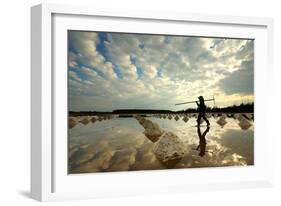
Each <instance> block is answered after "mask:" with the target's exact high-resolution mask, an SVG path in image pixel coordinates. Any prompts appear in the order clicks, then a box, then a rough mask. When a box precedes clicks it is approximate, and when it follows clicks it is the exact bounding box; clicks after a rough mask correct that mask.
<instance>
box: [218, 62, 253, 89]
mask: <svg viewBox="0 0 281 206" xmlns="http://www.w3.org/2000/svg"><path fill="white" fill-rule="evenodd" d="M253 67H254V65H253V60H250V61H243V62H242V63H241V65H240V69H238V70H236V71H234V72H232V73H230V74H228V75H227V76H226V77H225V78H224V79H222V80H221V81H220V82H219V86H220V87H221V89H222V90H223V91H224V92H225V93H226V94H239V93H240V94H253V92H254V73H253Z"/></svg>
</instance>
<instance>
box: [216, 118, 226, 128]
mask: <svg viewBox="0 0 281 206" xmlns="http://www.w3.org/2000/svg"><path fill="white" fill-rule="evenodd" d="M225 118H226V117H225V116H224V115H222V116H221V117H220V118H219V120H218V121H217V123H218V124H219V125H220V126H222V127H223V126H224V125H225V124H226V123H227V121H226V120H225Z"/></svg>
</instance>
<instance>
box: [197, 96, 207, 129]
mask: <svg viewBox="0 0 281 206" xmlns="http://www.w3.org/2000/svg"><path fill="white" fill-rule="evenodd" d="M198 99H199V103H198V101H196V104H197V106H198V112H199V114H198V118H197V124H198V125H199V126H200V121H201V118H203V119H204V120H205V121H206V123H207V125H208V126H209V125H210V122H209V120H208V119H207V118H206V105H205V102H204V98H203V97H202V96H200V97H198Z"/></svg>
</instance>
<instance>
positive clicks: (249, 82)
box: [68, 31, 254, 111]
mask: <svg viewBox="0 0 281 206" xmlns="http://www.w3.org/2000/svg"><path fill="white" fill-rule="evenodd" d="M253 47H254V41H253V40H245V39H223V38H202V37H200V38H199V37H182V36H163V35H140V34H124V33H107V32H81V31H69V32H68V71H69V72H68V76H69V78H68V83H69V90H68V98H69V99H68V101H69V110H70V111H89V110H91V111H112V110H114V109H169V110H180V109H186V108H188V107H194V108H195V105H192V104H190V105H182V106H174V104H175V103H180V102H185V101H191V100H197V97H198V96H200V95H202V96H204V97H205V99H208V98H212V97H213V95H214V96H215V99H216V106H218V107H222V106H228V105H233V104H240V103H242V102H243V103H246V102H252V101H253V100H254V92H253V72H254V69H253V67H254V65H253V55H254V54H253V52H254V48H253ZM206 104H207V105H208V106H213V103H211V102H209V103H206Z"/></svg>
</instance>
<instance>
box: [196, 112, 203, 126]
mask: <svg viewBox="0 0 281 206" xmlns="http://www.w3.org/2000/svg"><path fill="white" fill-rule="evenodd" d="M201 117H202V114H200V113H199V114H198V118H197V125H198V126H200V122H201Z"/></svg>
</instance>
